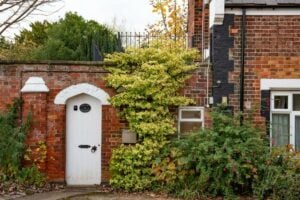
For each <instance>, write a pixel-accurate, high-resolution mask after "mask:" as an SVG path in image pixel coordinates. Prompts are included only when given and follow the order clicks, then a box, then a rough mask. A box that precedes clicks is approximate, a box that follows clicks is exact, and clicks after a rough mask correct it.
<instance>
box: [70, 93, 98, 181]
mask: <svg viewBox="0 0 300 200" xmlns="http://www.w3.org/2000/svg"><path fill="white" fill-rule="evenodd" d="M101 113H102V111H101V103H100V101H99V100H97V99H95V98H94V97H91V96H89V95H86V94H81V95H78V96H75V97H73V98H71V99H69V100H68V101H67V116H66V118H67V119H66V123H67V124H66V132H67V134H66V151H67V152H66V182H67V184H68V185H94V184H100V183H101V146H100V144H101V115H102V114H101Z"/></svg>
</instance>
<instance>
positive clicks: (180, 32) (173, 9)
mask: <svg viewBox="0 0 300 200" xmlns="http://www.w3.org/2000/svg"><path fill="white" fill-rule="evenodd" d="M150 5H151V6H152V8H153V9H152V12H154V13H156V14H158V15H159V16H160V19H159V21H157V22H156V23H154V24H150V25H149V26H148V28H147V32H148V33H150V34H155V35H156V34H161V33H162V34H163V35H165V36H168V37H171V38H172V39H175V40H176V39H179V38H180V37H181V38H182V37H184V36H185V32H186V27H187V0H150Z"/></svg>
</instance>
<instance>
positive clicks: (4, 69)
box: [0, 62, 209, 181]
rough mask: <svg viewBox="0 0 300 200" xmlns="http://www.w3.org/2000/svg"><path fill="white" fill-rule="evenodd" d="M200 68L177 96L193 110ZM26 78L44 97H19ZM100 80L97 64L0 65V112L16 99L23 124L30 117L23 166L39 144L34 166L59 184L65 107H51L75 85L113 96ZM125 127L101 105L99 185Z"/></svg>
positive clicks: (202, 93) (199, 96) (200, 87)
mask: <svg viewBox="0 0 300 200" xmlns="http://www.w3.org/2000/svg"><path fill="white" fill-rule="evenodd" d="M206 67H207V66H199V69H197V70H196V71H195V72H194V73H192V74H191V78H190V79H189V80H188V81H187V82H186V85H185V87H184V89H183V90H182V92H183V94H184V95H186V96H189V97H191V98H194V100H195V102H196V103H197V105H199V106H204V105H205V97H206V90H205V88H206V76H207V73H206V69H207V68H206ZM32 76H38V77H42V78H43V79H44V81H45V83H46V85H47V86H48V88H49V90H50V91H49V92H48V93H20V90H21V88H22V87H23V86H24V84H25V82H26V81H27V80H28V78H29V77H32ZM105 76H107V72H106V71H105V70H104V69H103V66H102V65H101V64H97V63H76V62H70V63H65V64H63V63H62V64H55V63H52V64H51V63H50V64H47V63H41V64H39V63H10V62H7V63H5V62H2V63H0V93H1V95H0V110H1V111H3V110H5V109H6V105H8V104H10V103H11V102H12V100H13V99H14V98H22V99H23V101H24V103H23V106H22V116H23V119H25V117H26V116H27V114H28V113H29V112H31V113H32V116H33V117H32V120H33V121H32V126H31V129H30V131H29V133H28V137H27V140H26V141H27V145H28V147H29V148H30V149H31V150H32V152H33V153H32V155H31V156H32V157H31V160H30V161H25V162H24V164H25V165H29V164H30V163H32V162H33V161H34V160H36V159H38V158H39V156H40V155H39V154H38V152H35V150H36V149H38V148H39V144H38V143H37V142H42V143H44V144H45V145H46V153H47V154H46V158H45V162H39V161H37V163H36V164H37V165H38V166H39V167H40V169H41V171H43V172H46V174H47V176H48V178H49V180H51V181H65V162H66V157H65V154H66V153H65V143H66V137H65V134H66V106H65V105H56V104H54V99H55V97H56V95H57V94H58V93H59V92H60V91H61V90H63V89H65V88H67V87H69V86H71V85H76V84H79V83H89V84H91V85H95V86H96V87H99V88H101V89H103V90H104V91H106V92H107V93H108V94H109V95H110V96H113V95H114V94H115V92H114V90H113V89H112V88H109V87H107V86H106V84H105V81H104V80H103V78H104V77H105ZM208 121H209V120H208ZM125 126H126V124H125V121H122V120H121V119H119V118H118V113H117V110H116V109H114V108H113V107H112V106H106V105H105V106H103V107H102V149H101V152H102V155H101V158H102V170H101V171H102V181H108V180H109V177H110V175H109V162H110V158H111V153H112V149H114V148H116V147H118V146H119V145H120V144H121V142H122V141H121V130H122V128H124V127H125Z"/></svg>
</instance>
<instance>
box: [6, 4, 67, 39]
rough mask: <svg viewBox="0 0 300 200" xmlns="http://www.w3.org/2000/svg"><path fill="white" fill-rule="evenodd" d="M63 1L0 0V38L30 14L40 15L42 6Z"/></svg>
mask: <svg viewBox="0 0 300 200" xmlns="http://www.w3.org/2000/svg"><path fill="white" fill-rule="evenodd" d="M62 1H63V0H1V1H0V36H1V35H2V34H3V33H4V32H5V31H6V30H7V29H8V28H10V27H11V26H13V25H14V24H17V23H19V22H21V21H23V20H24V19H25V18H26V17H28V16H29V15H31V14H35V15H38V14H40V13H42V12H43V11H42V7H43V6H44V5H50V4H54V3H57V2H62Z"/></svg>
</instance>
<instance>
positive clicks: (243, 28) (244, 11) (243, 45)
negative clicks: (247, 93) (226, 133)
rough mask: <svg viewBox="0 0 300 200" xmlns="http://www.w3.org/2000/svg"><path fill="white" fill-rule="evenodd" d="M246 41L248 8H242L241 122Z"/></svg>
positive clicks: (241, 119) (241, 121)
mask: <svg viewBox="0 0 300 200" xmlns="http://www.w3.org/2000/svg"><path fill="white" fill-rule="evenodd" d="M245 43H246V9H245V8H242V20H241V73H240V112H241V114H242V116H241V118H240V124H241V125H242V124H243V121H244V116H243V115H244V82H245V80H244V78H245V77H244V75H245V74H244V73H245Z"/></svg>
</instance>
